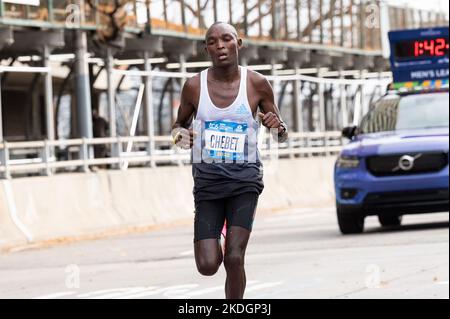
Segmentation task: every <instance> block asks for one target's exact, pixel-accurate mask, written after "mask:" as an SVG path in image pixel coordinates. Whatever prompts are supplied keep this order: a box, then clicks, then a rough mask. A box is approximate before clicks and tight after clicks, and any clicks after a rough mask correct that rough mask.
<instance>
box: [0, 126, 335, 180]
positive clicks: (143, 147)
mask: <svg viewBox="0 0 450 319" xmlns="http://www.w3.org/2000/svg"><path fill="white" fill-rule="evenodd" d="M261 134H262V138H261V141H262V143H261V146H260V153H261V157H262V160H263V161H264V160H269V159H270V158H273V153H274V152H275V153H276V154H277V155H278V156H279V157H280V158H294V157H299V156H329V155H334V154H337V153H338V152H340V150H341V148H342V143H343V140H342V138H341V133H340V132H324V133H319V132H316V133H291V134H290V138H289V139H288V140H287V141H286V142H284V143H280V144H278V146H277V147H276V149H275V148H273V142H270V139H271V137H270V136H269V134H268V133H267V132H263V133H261ZM149 141H150V137H148V136H136V137H117V138H94V139H87V138H83V139H71V140H56V141H32V142H3V143H0V155H1V159H0V178H1V177H3V178H10V177H12V176H29V175H47V176H50V175H53V174H55V173H61V172H76V171H84V172H88V171H89V170H90V168H92V167H93V166H103V167H112V168H117V169H127V168H128V167H135V166H139V167H143V166H144V167H145V166H150V167H155V166H160V165H178V166H182V165H189V164H190V157H191V155H190V154H191V153H190V150H181V149H179V148H178V147H175V146H173V144H172V138H171V137H170V136H155V138H154V141H155V149H154V150H153V151H149V150H148V149H147V145H149ZM129 143H131V144H132V145H133V147H132V148H131V151H130V152H127V147H126V146H127V145H128V144H129ZM270 143H272V144H270ZM95 145H102V146H105V147H106V149H109V148H112V147H115V148H116V149H117V150H118V152H117V154H118V156H115V157H114V156H113V157H111V156H108V155H105V156H104V157H100V158H94V156H93V154H92V152H90V149H91V147H92V146H95ZM269 145H271V147H269ZM21 152H23V153H26V154H27V158H23V159H19V158H17V154H20V153H21ZM56 153H57V154H59V155H58V156H56V155H55V154H56ZM13 154H16V156H12V155H13ZM30 154H34V156H33V157H32V158H30V157H31V156H30ZM61 154H64V156H61Z"/></svg>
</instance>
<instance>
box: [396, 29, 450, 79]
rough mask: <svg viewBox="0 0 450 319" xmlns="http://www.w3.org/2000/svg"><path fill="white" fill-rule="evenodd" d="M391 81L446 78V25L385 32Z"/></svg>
mask: <svg viewBox="0 0 450 319" xmlns="http://www.w3.org/2000/svg"><path fill="white" fill-rule="evenodd" d="M389 42H390V47H391V58H390V61H391V69H392V73H393V76H394V82H396V83H399V82H400V83H403V82H417V81H419V82H421V81H427V80H444V79H448V77H449V71H448V66H449V57H448V48H449V43H448V27H443V28H431V29H414V30H399V31H391V32H389Z"/></svg>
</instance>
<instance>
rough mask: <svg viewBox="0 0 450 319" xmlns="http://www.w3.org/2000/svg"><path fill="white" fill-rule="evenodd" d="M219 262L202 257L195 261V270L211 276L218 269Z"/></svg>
mask: <svg viewBox="0 0 450 319" xmlns="http://www.w3.org/2000/svg"><path fill="white" fill-rule="evenodd" d="M220 264H221V263H220V262H218V261H217V260H214V259H212V258H202V259H200V260H198V261H197V270H198V272H199V273H200V274H202V275H203V276H213V275H215V274H216V273H217V271H218V270H219V267H220Z"/></svg>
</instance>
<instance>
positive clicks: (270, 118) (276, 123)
mask: <svg viewBox="0 0 450 319" xmlns="http://www.w3.org/2000/svg"><path fill="white" fill-rule="evenodd" d="M258 116H259V118H260V119H261V121H262V124H263V125H264V126H265V127H267V128H268V129H272V128H275V129H279V128H280V127H281V121H280V119H279V118H278V116H277V115H276V114H274V113H273V112H267V113H266V114H264V113H261V112H259V113H258Z"/></svg>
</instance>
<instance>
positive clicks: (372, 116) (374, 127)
mask: <svg viewBox="0 0 450 319" xmlns="http://www.w3.org/2000/svg"><path fill="white" fill-rule="evenodd" d="M448 98H449V96H448V92H443V93H427V94H414V95H406V96H398V95H393V96H387V97H385V98H383V99H381V100H380V101H378V102H377V103H376V104H375V105H374V108H373V109H372V111H371V112H369V113H368V114H367V115H366V116H365V117H364V118H363V120H362V122H361V133H365V134H368V133H369V134H370V133H378V132H387V131H398V130H415V129H428V128H438V127H444V128H445V127H446V128H448V127H449V100H448Z"/></svg>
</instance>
